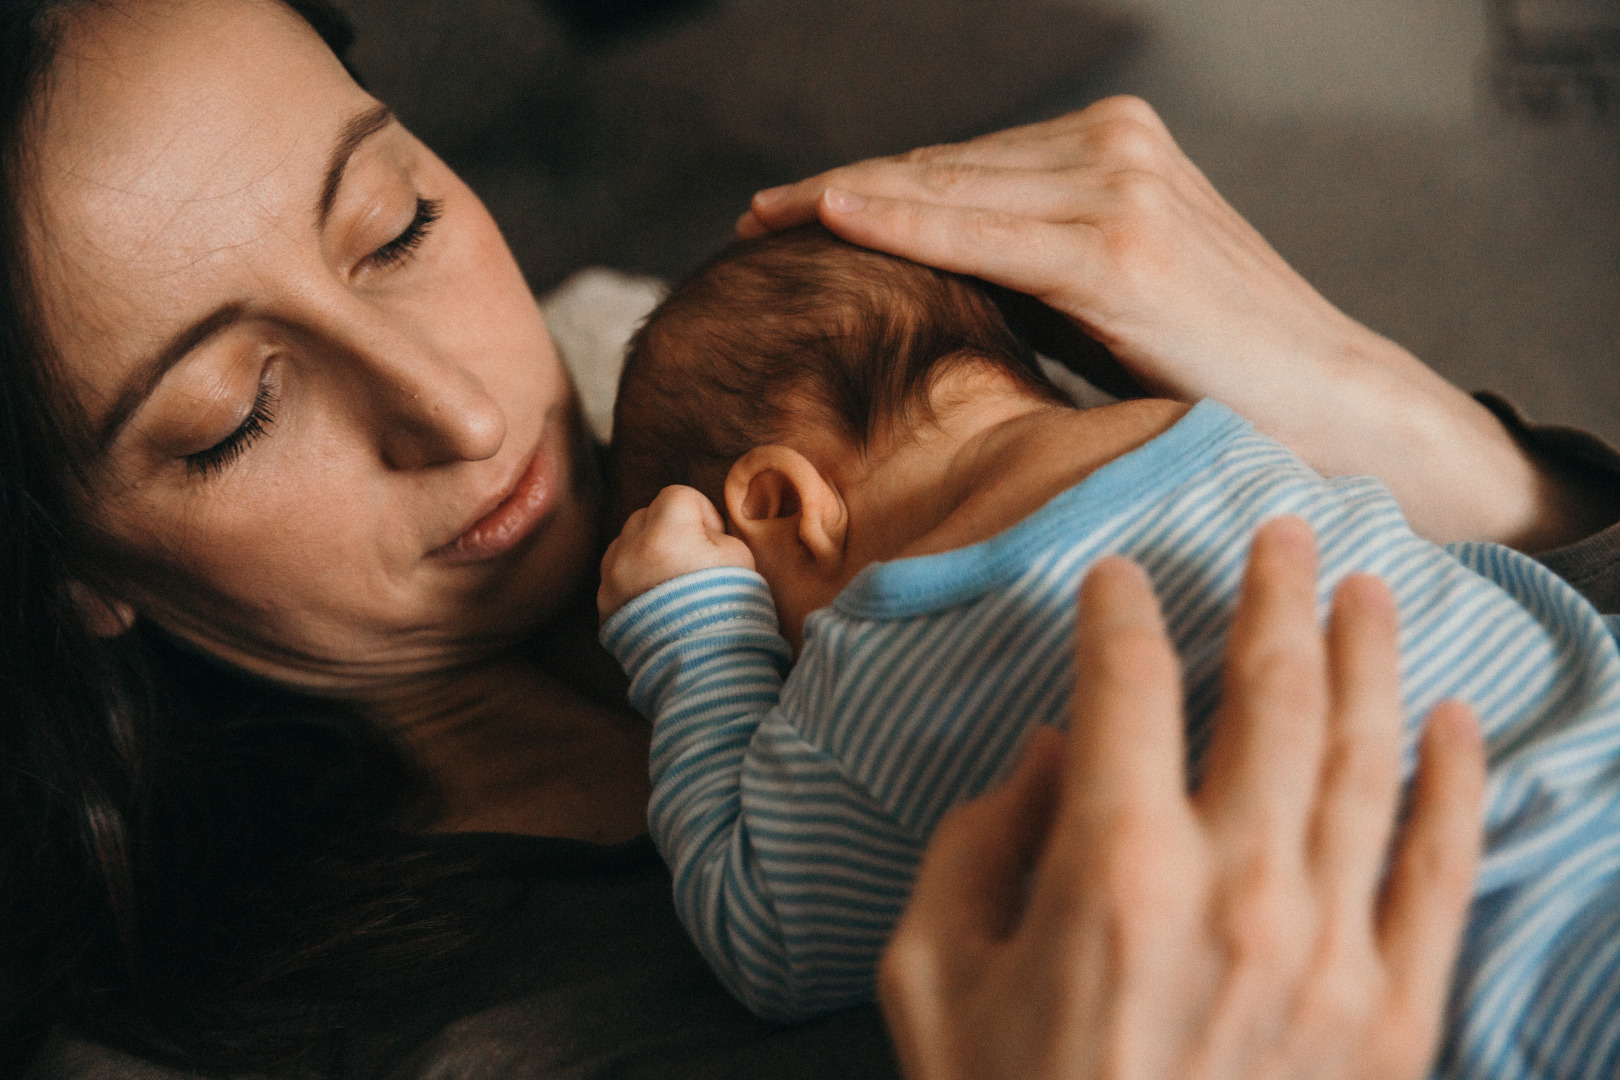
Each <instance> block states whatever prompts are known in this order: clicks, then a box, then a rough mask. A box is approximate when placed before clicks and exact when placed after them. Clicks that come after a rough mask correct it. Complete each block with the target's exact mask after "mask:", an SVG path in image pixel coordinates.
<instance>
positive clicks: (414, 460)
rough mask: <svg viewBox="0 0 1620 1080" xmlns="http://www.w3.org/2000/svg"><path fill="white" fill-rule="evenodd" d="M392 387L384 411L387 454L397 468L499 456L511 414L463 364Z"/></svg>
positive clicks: (383, 432) (382, 435)
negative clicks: (389, 399) (463, 367)
mask: <svg viewBox="0 0 1620 1080" xmlns="http://www.w3.org/2000/svg"><path fill="white" fill-rule="evenodd" d="M431 374H432V375H437V376H442V377H418V378H413V379H412V380H411V381H410V382H409V383H402V384H400V385H397V386H395V387H392V388H390V390H391V396H392V398H393V400H392V401H391V402H389V403H388V404H386V405H385V407H384V408H383V409H382V410H381V411H382V413H383V415H384V417H385V419H386V422H385V423H384V424H383V425H382V427H381V431H380V432H379V434H380V436H381V446H382V453H383V459H384V460H385V461H386V462H387V463H388V464H389V465H390V466H391V467H393V468H396V469H420V468H424V467H426V466H429V465H444V464H449V463H451V462H456V461H482V460H484V459H485V458H490V457H494V456H495V454H496V452H497V451H499V450H500V448H501V443H502V442H503V441H504V440H505V438H506V416H505V414H504V413H502V412H501V409H500V406H499V405H497V404H496V402H495V399H494V398H492V397H490V395H489V393H488V392H487V391H486V390H485V389H484V387H483V385H482V384H481V383H479V382H478V380H477V379H476V378H475V377H474V376H473V375H472V374H471V373H470V372H468V371H466V370H464V369H462V368H454V367H452V368H448V369H446V370H444V371H443V372H434V373H431Z"/></svg>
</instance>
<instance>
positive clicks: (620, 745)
mask: <svg viewBox="0 0 1620 1080" xmlns="http://www.w3.org/2000/svg"><path fill="white" fill-rule="evenodd" d="M573 606H575V605H571V606H570V610H568V611H566V612H565V613H564V614H562V615H561V616H560V617H559V618H557V619H555V620H553V621H552V623H551V624H550V625H549V626H548V627H547V628H546V630H545V631H544V632H543V634H542V635H540V636H539V638H538V639H537V640H536V641H535V642H534V643H532V645H531V646H529V647H526V648H525V649H524V650H522V651H521V652H517V653H510V654H506V655H502V656H498V657H491V658H489V659H488V660H485V661H483V662H480V663H478V664H474V665H469V666H467V667H464V668H459V669H456V670H453V671H448V672H441V673H438V674H436V675H434V676H433V677H431V678H425V679H422V680H420V681H418V682H416V683H415V684H413V685H411V686H409V687H401V689H400V692H399V693H398V694H397V695H395V696H393V697H391V698H390V699H389V701H388V703H387V704H386V706H383V707H379V708H376V709H374V711H375V712H376V713H377V714H378V716H379V719H380V720H381V721H382V722H383V723H385V724H386V725H387V726H388V727H389V729H390V730H392V731H394V732H395V733H396V734H397V736H398V737H399V738H400V740H401V741H402V742H403V743H404V745H405V746H406V748H407V749H408V750H409V751H410V752H411V753H412V754H413V756H414V757H415V758H416V760H417V761H418V762H419V763H420V764H421V765H422V767H423V768H424V769H426V770H427V773H428V775H429V776H430V777H431V778H432V780H433V783H434V785H435V786H436V788H437V790H438V794H439V797H440V802H441V807H442V811H441V813H440V815H439V818H438V820H437V821H436V822H435V824H434V825H433V831H434V832H517V833H528V834H531V835H536V836H561V837H571V838H575V839H581V840H591V841H595V842H597V843H617V842H620V841H624V840H629V839H632V838H634V837H636V836H639V835H641V834H642V833H644V832H645V831H646V827H647V799H648V797H649V795H650V788H649V781H648V779H647V748H648V741H649V738H650V729H649V727H648V725H647V724H646V722H645V721H644V720H642V719H641V718H640V717H639V716H637V715H636V714H635V713H634V712H632V711H631V710H630V708H629V706H628V705H626V704H625V703H624V682H623V676H622V675H621V674H619V673H618V668H617V665H615V664H613V662H612V659H611V658H610V657H608V656H607V655H606V654H605V653H604V652H602V650H601V648H600V646H598V645H597V644H596V625H595V611H594V608H591V609H588V610H587V612H586V614H584V615H581V614H580V613H578V612H574V611H573V610H572V607H573ZM576 623H578V624H581V625H575V624H576ZM565 654H566V655H565ZM561 672H567V673H568V676H569V677H568V679H567V681H566V682H565V681H564V679H563V678H561V677H559V673H561Z"/></svg>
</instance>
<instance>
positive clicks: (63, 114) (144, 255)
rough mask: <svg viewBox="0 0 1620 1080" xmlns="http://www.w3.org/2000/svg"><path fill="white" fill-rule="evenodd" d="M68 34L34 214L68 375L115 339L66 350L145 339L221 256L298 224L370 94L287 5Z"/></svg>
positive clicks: (140, 9) (52, 86)
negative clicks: (76, 359) (86, 354)
mask: <svg viewBox="0 0 1620 1080" xmlns="http://www.w3.org/2000/svg"><path fill="white" fill-rule="evenodd" d="M64 31H65V32H64V35H63V38H62V41H61V46H60V51H59V53H58V56H57V59H56V61H55V63H54V64H53V66H52V68H51V71H50V77H49V79H48V81H47V83H46V84H45V92H44V94H43V95H42V101H41V105H42V109H41V111H40V112H39V113H38V114H37V116H38V120H37V123H36V125H35V127H34V130H33V132H32V134H31V137H30V138H29V150H30V155H29V159H30V160H29V164H30V170H29V171H30V174H31V175H30V177H29V180H30V183H29V184H28V188H29V191H30V194H31V196H32V198H31V200H30V201H31V202H33V203H34V204H35V205H34V206H33V207H32V209H34V210H35V211H36V212H35V213H31V214H28V215H27V219H28V220H29V222H30V224H31V226H32V227H31V229H30V233H31V235H30V244H29V247H30V251H31V254H32V255H33V260H32V261H33V262H34V264H35V277H36V281H37V283H38V288H39V292H40V300H41V301H42V306H43V308H44V309H45V312H44V313H45V317H46V322H47V325H48V327H49V329H50V331H51V336H52V338H53V340H54V342H55V344H56V345H57V346H58V348H59V349H60V350H61V352H62V353H63V354H64V359H68V360H69V361H70V366H72V364H71V356H72V354H74V353H76V352H79V351H80V350H81V349H83V348H91V351H93V352H94V353H95V354H97V355H98V356H101V357H104V358H108V357H109V349H108V346H110V345H113V344H114V343H112V342H107V341H104V340H98V341H94V342H92V341H86V340H77V341H75V340H73V339H75V338H79V339H83V338H85V337H91V338H104V337H105V335H106V334H108V333H116V334H118V335H120V336H128V335H131V334H136V335H138V333H139V331H140V326H141V323H142V322H143V321H144V320H145V317H146V315H147V314H149V313H155V312H160V311H162V310H164V309H171V310H172V309H173V308H175V307H177V306H185V305H186V301H187V300H188V299H190V296H189V294H190V293H193V292H195V291H196V290H197V289H199V288H205V287H207V285H208V284H209V282H210V281H211V280H214V279H215V278H216V277H217V275H215V274H214V273H212V272H211V268H214V267H216V265H217V264H218V263H219V260H220V257H221V256H222V255H224V254H226V253H229V252H232V251H245V250H247V249H248V248H249V247H251V246H252V245H254V244H255V243H257V242H259V241H261V240H263V239H265V238H266V237H267V236H270V235H272V234H273V233H275V232H276V231H278V230H280V229H282V228H284V227H285V226H286V225H288V224H290V222H289V221H288V215H290V214H297V215H298V217H297V218H296V221H297V222H299V223H302V222H303V221H304V219H305V217H307V216H309V215H310V214H312V213H313V210H312V209H311V207H310V206H308V205H306V204H309V203H310V202H311V195H310V192H311V190H317V191H318V189H319V187H320V184H321V181H322V173H323V172H324V169H325V163H326V158H327V156H328V155H329V153H330V150H331V140H332V138H333V137H334V133H335V132H337V131H339V130H341V128H342V127H343V125H344V123H345V122H347V121H348V120H350V119H351V117H352V114H353V113H354V112H355V111H356V109H357V108H364V107H365V105H366V104H367V103H368V102H369V99H368V98H367V96H366V95H365V93H364V91H362V90H361V89H360V88H359V87H358V86H356V85H355V84H354V82H353V81H352V80H351V79H350V78H349V77H348V74H347V73H346V72H345V71H344V70H343V67H342V65H341V64H340V63H339V62H338V60H337V58H336V57H334V56H333V55H332V53H331V52H330V50H328V49H327V48H326V46H325V45H324V44H323V43H322V41H321V40H320V38H319V37H318V36H316V34H315V33H314V31H313V30H311V29H310V27H309V26H308V25H307V24H305V23H304V22H303V21H302V20H301V19H300V18H299V17H298V16H297V15H296V14H295V13H293V12H292V11H291V10H289V9H288V8H286V7H285V6H283V5H282V4H280V3H278V2H276V0H145V2H139V3H134V4H122V5H105V6H103V5H94V6H86V7H83V8H80V9H78V12H77V13H76V14H75V15H74V16H73V17H72V18H71V19H70V20H69V21H68V23H67V24H66V25H65V27H64ZM64 339H66V340H64ZM118 351H121V350H118Z"/></svg>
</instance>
